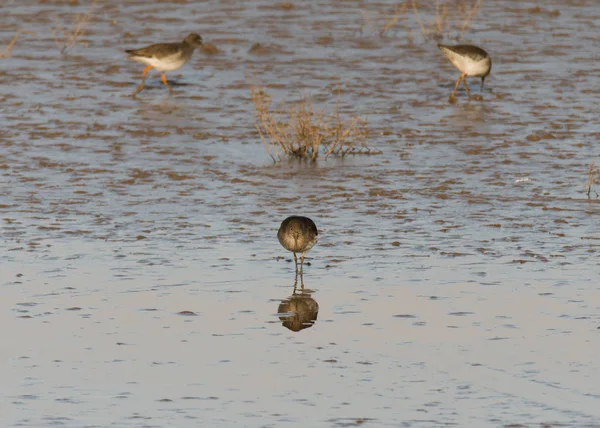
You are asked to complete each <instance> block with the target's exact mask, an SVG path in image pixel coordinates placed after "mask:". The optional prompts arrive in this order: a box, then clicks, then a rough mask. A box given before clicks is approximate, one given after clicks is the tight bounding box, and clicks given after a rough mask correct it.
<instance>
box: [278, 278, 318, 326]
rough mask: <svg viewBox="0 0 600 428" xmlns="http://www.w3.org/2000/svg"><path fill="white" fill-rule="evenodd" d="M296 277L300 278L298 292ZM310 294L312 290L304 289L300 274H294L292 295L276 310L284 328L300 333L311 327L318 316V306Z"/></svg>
mask: <svg viewBox="0 0 600 428" xmlns="http://www.w3.org/2000/svg"><path fill="white" fill-rule="evenodd" d="M298 276H300V284H301V288H300V290H298V288H297V285H298ZM312 292H313V290H309V289H305V288H304V279H303V278H302V274H300V275H298V273H296V279H295V280H294V292H293V294H292V295H291V296H290V297H288V298H287V299H285V300H282V301H281V303H280V304H279V308H278V309H277V314H278V315H279V319H280V320H281V323H282V324H283V326H284V327H285V328H287V329H289V330H292V331H300V330H304V329H305V328H309V327H312V326H313V324H314V323H315V321H316V320H317V315H318V314H319V304H318V303H317V301H316V300H315V299H313V298H312V297H311V293H312Z"/></svg>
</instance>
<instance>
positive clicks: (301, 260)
mask: <svg viewBox="0 0 600 428" xmlns="http://www.w3.org/2000/svg"><path fill="white" fill-rule="evenodd" d="M303 268H304V253H302V255H301V256H300V276H301V277H302V272H303Z"/></svg>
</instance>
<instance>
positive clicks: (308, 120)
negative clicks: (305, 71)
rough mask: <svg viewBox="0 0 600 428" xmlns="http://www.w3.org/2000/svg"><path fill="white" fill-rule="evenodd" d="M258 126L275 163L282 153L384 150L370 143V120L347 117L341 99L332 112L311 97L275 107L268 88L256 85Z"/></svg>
mask: <svg viewBox="0 0 600 428" xmlns="http://www.w3.org/2000/svg"><path fill="white" fill-rule="evenodd" d="M250 94H251V96H252V101H253V102H254V126H255V128H256V130H257V131H258V133H259V135H260V138H261V141H262V142H263V145H264V146H265V149H266V150H267V153H268V154H269V156H270V157H271V159H273V162H277V160H279V159H281V158H282V156H289V157H297V158H301V159H310V160H312V161H314V160H316V159H317V157H318V156H319V154H320V153H322V154H324V155H325V158H327V157H328V156H330V155H334V156H341V157H343V156H345V155H347V154H359V153H370V154H373V153H380V152H379V151H377V150H373V149H372V148H370V147H368V146H367V145H366V139H367V138H368V135H369V130H368V128H367V121H366V120H365V119H363V118H361V117H352V118H350V119H347V120H343V119H342V118H341V117H340V113H339V102H338V103H336V106H335V108H334V109H333V111H332V112H331V114H327V113H326V112H325V111H324V110H321V109H318V108H316V107H315V106H314V105H313V104H312V102H311V100H310V97H309V96H306V95H304V96H302V98H301V100H300V101H299V102H298V103H296V104H289V103H288V104H285V103H282V106H281V107H280V108H272V107H271V104H272V99H271V96H270V95H269V94H267V93H266V92H265V90H264V88H262V87H260V86H257V85H255V84H254V85H252V86H251V87H250Z"/></svg>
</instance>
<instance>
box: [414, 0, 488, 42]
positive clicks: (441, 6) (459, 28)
mask: <svg viewBox="0 0 600 428" xmlns="http://www.w3.org/2000/svg"><path fill="white" fill-rule="evenodd" d="M482 2H483V0H436V2H435V13H434V14H433V16H432V18H431V19H430V20H429V22H426V23H424V20H423V19H421V13H420V12H419V5H418V2H417V0H412V9H413V13H414V15H415V18H416V20H417V24H418V25H419V28H420V29H421V35H422V36H423V39H424V40H426V41H427V40H431V39H435V40H441V39H443V38H444V37H446V38H455V39H456V40H459V39H460V38H461V37H462V35H463V33H464V32H465V31H466V30H467V29H468V28H470V27H471V22H472V21H473V19H475V17H476V16H477V14H478V13H479V10H480V9H481V4H482ZM430 4H431V3H430ZM452 33H455V34H454V35H452Z"/></svg>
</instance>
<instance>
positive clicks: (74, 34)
mask: <svg viewBox="0 0 600 428" xmlns="http://www.w3.org/2000/svg"><path fill="white" fill-rule="evenodd" d="M97 2H98V0H92V3H91V4H90V6H89V7H88V10H87V12H86V13H85V14H83V15H80V14H78V15H75V16H74V17H73V23H72V24H71V28H70V29H65V28H59V25H58V23H57V22H56V20H55V25H54V27H53V28H52V34H53V36H54V42H55V43H56V47H57V48H58V49H60V53H62V54H64V53H65V52H66V51H67V50H69V49H71V48H72V47H73V46H75V45H76V44H77V42H78V39H79V38H80V37H81V36H83V35H84V34H85V30H86V27H87V25H88V22H89V20H90V17H91V14H92V11H93V9H94V7H96V3H97ZM61 33H62V37H61Z"/></svg>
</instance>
